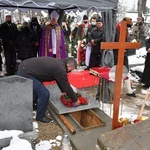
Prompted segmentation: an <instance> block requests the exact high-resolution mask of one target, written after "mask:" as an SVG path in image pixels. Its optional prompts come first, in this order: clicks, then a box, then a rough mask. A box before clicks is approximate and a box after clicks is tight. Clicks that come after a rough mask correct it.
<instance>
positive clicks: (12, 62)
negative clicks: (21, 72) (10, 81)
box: [4, 45, 16, 75]
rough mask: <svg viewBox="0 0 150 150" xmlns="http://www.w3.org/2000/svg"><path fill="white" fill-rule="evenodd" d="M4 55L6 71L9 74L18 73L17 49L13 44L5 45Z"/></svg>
mask: <svg viewBox="0 0 150 150" xmlns="http://www.w3.org/2000/svg"><path fill="white" fill-rule="evenodd" d="M4 55H5V61H6V72H7V73H8V75H14V74H15V73H16V49H15V47H14V46H13V45H5V46H4Z"/></svg>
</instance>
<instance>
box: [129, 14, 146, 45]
mask: <svg viewBox="0 0 150 150" xmlns="http://www.w3.org/2000/svg"><path fill="white" fill-rule="evenodd" d="M143 20H144V19H143V18H142V17H137V22H136V24H135V25H134V26H133V30H132V35H133V38H134V39H136V41H138V42H141V45H142V46H145V38H146V36H145V23H144V21H143Z"/></svg>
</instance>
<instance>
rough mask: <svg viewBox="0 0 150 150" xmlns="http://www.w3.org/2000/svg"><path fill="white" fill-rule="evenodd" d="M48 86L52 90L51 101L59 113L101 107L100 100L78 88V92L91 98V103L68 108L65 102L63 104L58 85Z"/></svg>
mask: <svg viewBox="0 0 150 150" xmlns="http://www.w3.org/2000/svg"><path fill="white" fill-rule="evenodd" d="M46 87H47V89H48V90H49V91H50V103H51V104H52V107H53V108H54V110H55V111H56V112H57V113H58V114H66V113H71V112H75V111H80V110H87V109H91V108H98V107H100V103H99V102H98V101H95V100H93V99H92V98H90V97H89V96H88V95H87V94H85V93H84V92H81V91H80V90H77V92H79V93H80V94H82V95H84V96H85V97H86V98H87V99H88V100H89V104H88V105H83V106H79V107H71V108H68V107H66V106H65V105H64V104H62V102H61V100H60V96H61V95H62V93H61V91H60V89H59V88H58V86H57V85H48V86H46Z"/></svg>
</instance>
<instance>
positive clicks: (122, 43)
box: [101, 21, 141, 129]
mask: <svg viewBox="0 0 150 150" xmlns="http://www.w3.org/2000/svg"><path fill="white" fill-rule="evenodd" d="M126 35H127V22H126V21H122V22H121V29H120V36H119V42H102V43H101V49H102V50H105V49H117V50H118V61H117V66H116V73H115V91H114V105H113V120H112V129H116V128H117V126H118V116H119V105H120V96H121V94H120V93H121V84H122V73H123V62H124V53H125V50H128V49H136V48H140V47H141V44H140V43H139V42H138V43H131V42H126Z"/></svg>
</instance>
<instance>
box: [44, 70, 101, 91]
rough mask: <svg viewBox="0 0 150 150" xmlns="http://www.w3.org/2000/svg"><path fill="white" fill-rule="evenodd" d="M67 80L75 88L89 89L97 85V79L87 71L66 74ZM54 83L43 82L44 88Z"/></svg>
mask: <svg viewBox="0 0 150 150" xmlns="http://www.w3.org/2000/svg"><path fill="white" fill-rule="evenodd" d="M68 80H69V83H70V84H71V85H73V86H74V87H76V88H85V87H91V86H96V85H98V84H99V77H97V76H94V75H90V72H89V71H88V70H86V71H80V72H79V71H78V72H77V71H73V72H70V73H68ZM55 83H56V81H51V82H43V84H44V85H45V86H47V85H50V84H55Z"/></svg>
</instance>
